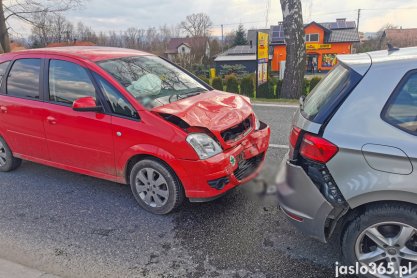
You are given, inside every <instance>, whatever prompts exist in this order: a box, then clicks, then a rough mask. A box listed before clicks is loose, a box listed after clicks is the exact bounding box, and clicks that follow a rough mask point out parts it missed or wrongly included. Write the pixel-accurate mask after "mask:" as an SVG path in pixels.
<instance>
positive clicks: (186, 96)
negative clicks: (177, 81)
mask: <svg viewBox="0 0 417 278" xmlns="http://www.w3.org/2000/svg"><path fill="white" fill-rule="evenodd" d="M199 94H201V92H194V93H188V94H180V95H177V99H184V98H189V97H193V96H198V95H199Z"/></svg>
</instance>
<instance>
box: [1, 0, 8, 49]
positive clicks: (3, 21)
mask: <svg viewBox="0 0 417 278" xmlns="http://www.w3.org/2000/svg"><path fill="white" fill-rule="evenodd" d="M0 44H1V46H2V48H3V51H4V52H10V40H9V32H8V30H7V26H6V19H5V17H4V9H3V0H0Z"/></svg>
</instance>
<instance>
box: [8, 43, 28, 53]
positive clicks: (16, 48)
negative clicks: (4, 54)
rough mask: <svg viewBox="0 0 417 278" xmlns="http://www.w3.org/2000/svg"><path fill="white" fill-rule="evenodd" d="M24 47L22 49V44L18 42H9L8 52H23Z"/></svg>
mask: <svg viewBox="0 0 417 278" xmlns="http://www.w3.org/2000/svg"><path fill="white" fill-rule="evenodd" d="M25 49H26V47H24V46H23V45H22V44H20V43H18V42H11V43H10V50H11V52H15V51H19V50H25Z"/></svg>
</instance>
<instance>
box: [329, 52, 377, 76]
mask: <svg viewBox="0 0 417 278" xmlns="http://www.w3.org/2000/svg"><path fill="white" fill-rule="evenodd" d="M336 57H337V60H338V61H339V62H340V63H342V64H344V65H346V66H348V67H349V68H351V69H353V70H354V71H356V72H357V73H359V74H360V75H362V76H363V75H365V73H366V72H367V71H368V70H369V68H370V67H371V65H372V59H371V56H370V55H369V54H368V53H359V54H347V55H337V56H336Z"/></svg>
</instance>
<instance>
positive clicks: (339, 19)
mask: <svg viewBox="0 0 417 278" xmlns="http://www.w3.org/2000/svg"><path fill="white" fill-rule="evenodd" d="M336 22H346V18H336Z"/></svg>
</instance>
